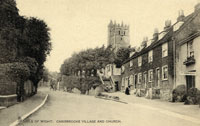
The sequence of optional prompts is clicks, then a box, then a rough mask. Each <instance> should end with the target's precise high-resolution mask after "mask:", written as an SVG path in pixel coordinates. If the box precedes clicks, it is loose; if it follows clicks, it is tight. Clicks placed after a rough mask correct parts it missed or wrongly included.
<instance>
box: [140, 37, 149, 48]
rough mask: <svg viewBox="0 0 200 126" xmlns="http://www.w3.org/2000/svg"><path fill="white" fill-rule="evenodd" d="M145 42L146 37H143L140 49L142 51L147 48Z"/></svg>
mask: <svg viewBox="0 0 200 126" xmlns="http://www.w3.org/2000/svg"><path fill="white" fill-rule="evenodd" d="M147 41H148V37H144V38H143V41H142V43H141V49H143V48H145V47H146V46H147Z"/></svg>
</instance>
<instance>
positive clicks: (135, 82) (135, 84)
mask: <svg viewBox="0 0 200 126" xmlns="http://www.w3.org/2000/svg"><path fill="white" fill-rule="evenodd" d="M134 78H135V80H134V86H135V88H137V87H136V86H137V74H136V75H135V77H134Z"/></svg>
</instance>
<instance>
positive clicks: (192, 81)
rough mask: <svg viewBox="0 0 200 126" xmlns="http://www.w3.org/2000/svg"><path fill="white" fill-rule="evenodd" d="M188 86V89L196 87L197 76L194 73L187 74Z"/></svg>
mask: <svg viewBox="0 0 200 126" xmlns="http://www.w3.org/2000/svg"><path fill="white" fill-rule="evenodd" d="M186 86H187V91H188V90H189V89H190V88H192V87H195V76H192V75H186Z"/></svg>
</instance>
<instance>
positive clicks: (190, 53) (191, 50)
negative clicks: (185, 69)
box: [188, 41, 194, 57]
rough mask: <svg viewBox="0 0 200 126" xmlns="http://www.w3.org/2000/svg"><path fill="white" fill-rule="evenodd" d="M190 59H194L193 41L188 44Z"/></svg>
mask: <svg viewBox="0 0 200 126" xmlns="http://www.w3.org/2000/svg"><path fill="white" fill-rule="evenodd" d="M188 54H189V56H188V57H194V49H193V41H191V42H189V43H188Z"/></svg>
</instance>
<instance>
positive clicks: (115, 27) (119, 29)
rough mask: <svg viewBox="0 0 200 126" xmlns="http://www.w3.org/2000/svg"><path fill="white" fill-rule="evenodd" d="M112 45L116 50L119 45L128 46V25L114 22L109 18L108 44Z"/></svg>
mask: <svg viewBox="0 0 200 126" xmlns="http://www.w3.org/2000/svg"><path fill="white" fill-rule="evenodd" d="M110 45H111V46H112V48H113V49H114V51H115V52H116V51H117V50H118V49H119V48H121V47H129V46H130V37H129V26H128V25H124V24H123V22H122V23H121V24H116V22H115V21H114V23H113V21H112V20H111V21H110V23H109V25H108V46H110Z"/></svg>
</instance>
